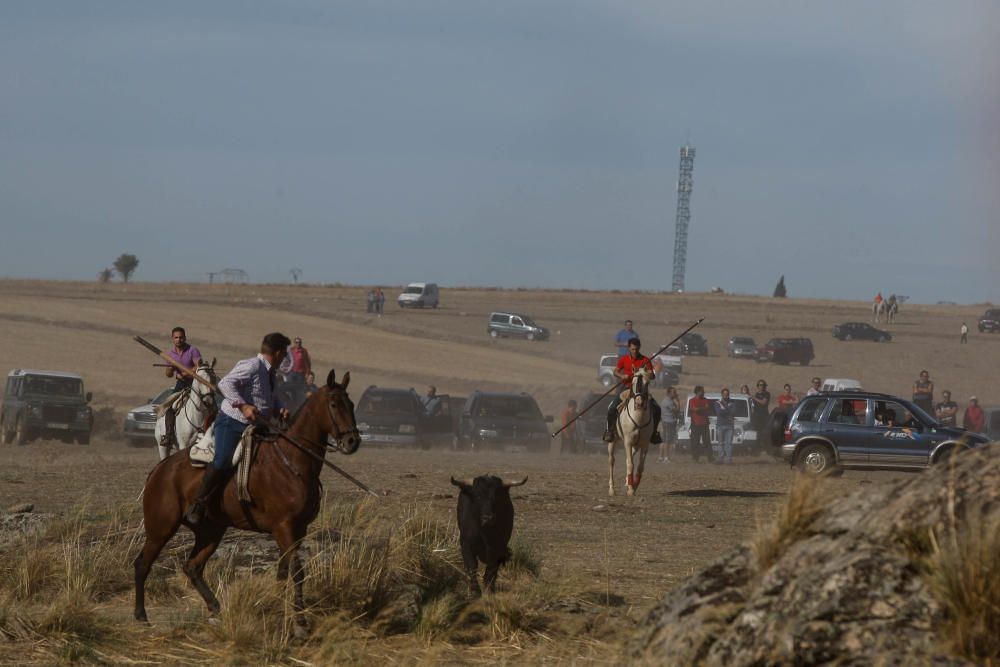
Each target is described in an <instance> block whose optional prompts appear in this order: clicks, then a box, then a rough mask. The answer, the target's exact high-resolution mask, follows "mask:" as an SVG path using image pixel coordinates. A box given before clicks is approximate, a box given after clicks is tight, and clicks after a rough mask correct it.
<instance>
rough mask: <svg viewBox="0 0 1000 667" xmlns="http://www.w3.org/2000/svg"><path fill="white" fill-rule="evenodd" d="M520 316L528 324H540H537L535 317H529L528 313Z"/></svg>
mask: <svg viewBox="0 0 1000 667" xmlns="http://www.w3.org/2000/svg"><path fill="white" fill-rule="evenodd" d="M519 317H520V318H521V320H522V321H523V322H524V323H525V324H527V325H528V326H532V327H534V326H538V325H537V324H535V321H534V320H533V319H531V318H530V317H528V316H527V315H520V316H519Z"/></svg>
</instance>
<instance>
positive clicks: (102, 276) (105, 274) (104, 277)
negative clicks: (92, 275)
mask: <svg viewBox="0 0 1000 667" xmlns="http://www.w3.org/2000/svg"><path fill="white" fill-rule="evenodd" d="M114 275H115V270H114V269H103V270H102V271H101V272H100V273H98V274H97V279H98V280H100V281H101V282H102V283H110V282H111V278H113V277H114Z"/></svg>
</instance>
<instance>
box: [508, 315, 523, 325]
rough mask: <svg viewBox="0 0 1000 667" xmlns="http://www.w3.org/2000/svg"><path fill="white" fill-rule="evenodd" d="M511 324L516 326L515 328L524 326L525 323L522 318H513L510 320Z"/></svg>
mask: <svg viewBox="0 0 1000 667" xmlns="http://www.w3.org/2000/svg"><path fill="white" fill-rule="evenodd" d="M510 323H511V324H512V325H514V326H515V327H521V326H524V321H523V320H522V319H521V318H520V317H511V318H510Z"/></svg>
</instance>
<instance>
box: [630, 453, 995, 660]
mask: <svg viewBox="0 0 1000 667" xmlns="http://www.w3.org/2000/svg"><path fill="white" fill-rule="evenodd" d="M998 498H1000V445H997V444H994V445H993V446H992V447H990V448H986V449H983V450H980V451H976V452H967V453H963V454H962V455H960V456H956V457H955V460H954V465H953V466H952V467H949V466H948V465H941V466H937V467H935V468H934V469H931V470H928V471H927V472H924V473H922V474H919V475H914V476H913V477H912V478H909V479H907V480H902V481H897V482H893V483H888V484H885V485H884V486H867V487H864V488H862V489H860V490H858V491H856V492H854V493H852V494H850V495H848V496H845V497H841V498H839V499H835V500H832V501H829V502H827V503H826V504H825V505H824V506H822V507H821V508H820V510H819V512H818V513H817V514H816V515H815V517H814V518H812V519H811V521H810V522H809V524H808V526H807V528H806V529H805V530H804V531H802V533H801V535H799V536H798V538H797V539H796V540H794V541H792V542H791V543H790V544H789V545H787V547H785V548H784V549H783V551H782V553H780V554H778V555H777V557H776V559H775V560H774V562H773V564H770V565H769V566H761V565H759V564H758V562H757V558H756V557H755V555H754V554H755V551H754V549H752V548H751V547H749V546H741V547H739V548H737V549H734V550H732V551H731V552H729V553H728V554H726V555H724V556H723V557H722V558H720V559H719V560H717V561H716V562H715V563H713V564H712V565H710V566H709V567H707V568H706V569H705V570H703V571H702V572H701V573H699V574H697V575H696V576H694V577H693V578H691V579H690V580H688V581H687V582H686V583H684V584H683V585H681V586H680V587H679V588H678V589H676V590H674V591H673V592H672V593H670V594H669V595H668V596H667V597H666V598H665V599H664V600H663V601H662V602H660V603H659V604H658V605H657V606H656V607H655V608H654V609H653V610H652V611H651V612H650V613H649V615H648V617H647V618H646V620H645V622H643V623H641V624H640V628H639V630H638V632H637V633H636V635H635V637H634V638H633V640H632V641H631V642H630V643H629V644H628V646H627V654H626V656H624V659H625V660H626V661H627V662H630V663H634V662H640V663H646V664H652V663H655V664H678V665H681V664H684V665H687V664H704V665H727V666H730V665H773V664H816V663H827V662H835V663H837V664H838V665H867V664H872V663H873V662H874V663H877V664H885V665H895V664H898V665H904V664H937V665H951V664H956V665H958V664H967V663H966V662H965V661H963V660H961V659H960V658H957V657H955V656H953V655H952V654H951V653H950V652H949V650H948V649H947V648H946V646H945V644H944V643H943V642H942V641H941V638H940V637H939V636H937V634H936V630H937V629H938V628H939V627H940V624H941V623H942V620H943V618H944V614H943V611H942V609H941V608H940V606H939V604H938V602H937V601H936V600H935V597H934V596H933V595H932V592H931V589H930V587H929V584H928V582H927V577H926V575H925V573H924V572H922V571H921V568H920V563H921V562H922V558H923V556H924V555H926V553H927V551H928V550H929V548H930V547H929V545H930V539H929V537H930V532H931V531H934V533H935V535H938V536H942V535H948V534H951V532H953V531H955V529H956V527H957V528H958V529H959V530H960V529H961V527H962V526H963V525H965V522H967V521H968V520H970V518H973V519H974V520H977V521H978V520H983V519H985V520H987V521H989V520H991V519H992V520H996V519H997V518H998V517H1000V502H998ZM949 531H951V532H949Z"/></svg>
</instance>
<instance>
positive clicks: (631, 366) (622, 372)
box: [604, 338, 663, 445]
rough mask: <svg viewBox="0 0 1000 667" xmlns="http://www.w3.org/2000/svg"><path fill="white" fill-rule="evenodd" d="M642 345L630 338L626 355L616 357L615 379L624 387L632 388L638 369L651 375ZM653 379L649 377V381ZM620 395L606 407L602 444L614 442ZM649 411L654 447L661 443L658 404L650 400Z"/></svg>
mask: <svg viewBox="0 0 1000 667" xmlns="http://www.w3.org/2000/svg"><path fill="white" fill-rule="evenodd" d="M641 345H642V343H640V342H639V339H638V338H631V339H629V342H628V354H626V355H624V356H621V357H618V365H617V366H616V367H615V377H616V378H618V379H619V380H621V382H622V384H624V385H625V386H626V387H628V388H631V387H632V378H633V377H634V376H635V373H636V371H638V370H639V369H640V368H645V369H647V370H648V371H649V372H650V373H651V374H652V373H653V365H652V364H651V363H650V362H649V357H645V356H643V355H642V354H641V353H640V352H639V348H640V346H641ZM653 377H655V374H654V375H651V377H650V380H652V379H653ZM621 402H622V398H621V393H620V392H619V393H615V395H614V398H613V399H612V400H611V404H610V405H608V429H607V430H606V431H605V432H604V442H608V443H610V442H614V441H615V431H616V430H617V426H618V406H619V405H621ZM649 409H650V412H652V415H653V435H652V436H650V438H649V441H650V443H652V444H654V445H656V444H659V443H661V442H663V439H662V438H661V437H660V404H659V403H657V402H656V401H654V400H652V399H650V401H649Z"/></svg>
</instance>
